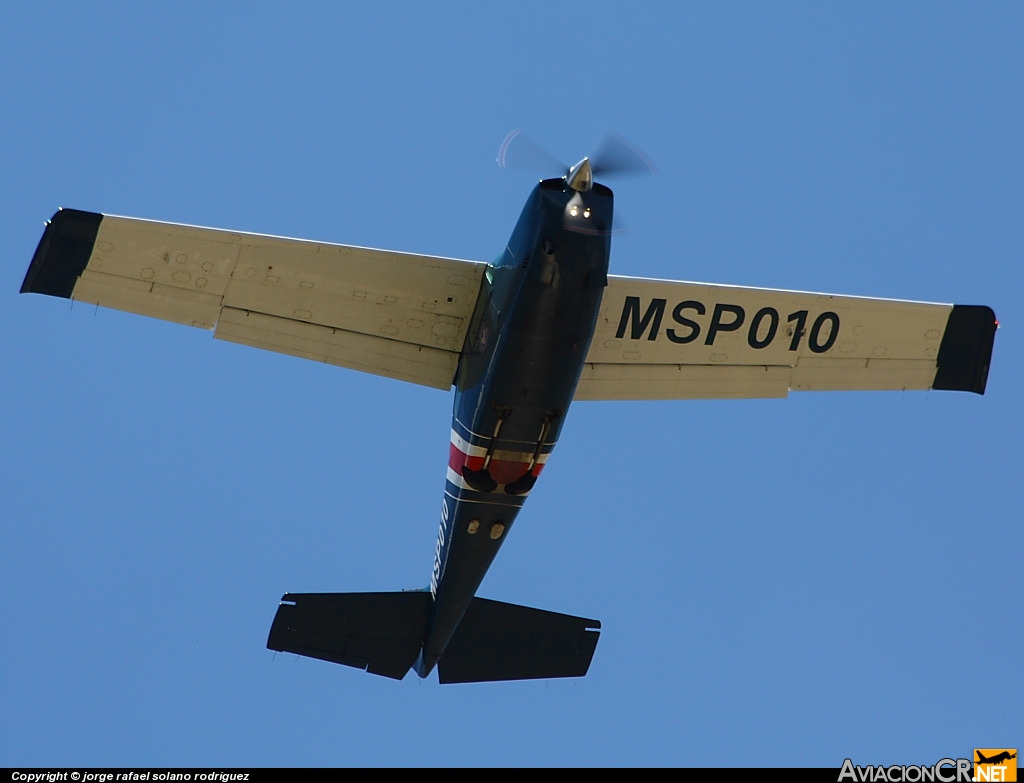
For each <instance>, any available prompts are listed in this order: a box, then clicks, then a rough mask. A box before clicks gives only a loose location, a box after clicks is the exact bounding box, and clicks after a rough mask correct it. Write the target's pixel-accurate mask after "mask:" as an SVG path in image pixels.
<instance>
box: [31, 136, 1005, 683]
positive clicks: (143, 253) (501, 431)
mask: <svg viewBox="0 0 1024 783" xmlns="http://www.w3.org/2000/svg"><path fill="white" fill-rule="evenodd" d="M515 135H516V134H515V133H513V134H511V135H510V137H509V139H506V143H505V144H503V146H502V152H501V153H500V155H499V162H500V163H504V158H505V155H506V152H507V151H508V150H507V148H508V146H509V142H510V140H511V139H512V138H513V137H514V136H515ZM520 141H521V142H523V143H526V142H525V141H524V140H520ZM524 149H526V150H527V151H529V150H530V147H529V144H528V143H526V147H524ZM610 149H611V150H612V152H611V153H610V154H609V155H608V156H606V160H605V162H603V163H602V162H601V161H600V160H599V159H598V157H597V156H594V159H593V160H591V158H590V157H586V158H583V159H582V160H581V161H579V162H578V163H577V164H575V165H574V166H572V167H570V168H568V170H566V169H565V168H561V169H559V172H560V173H559V176H553V177H549V178H545V179H542V180H541V181H540V182H538V183H537V184H536V185H535V186H534V188H533V189H532V191H531V192H530V195H529V197H528V198H527V200H526V203H525V205H524V207H523V210H522V213H521V215H520V217H519V220H518V222H517V223H516V225H515V228H514V229H513V231H512V235H511V238H510V239H509V241H508V243H507V244H506V246H505V248H504V250H503V251H502V253H501V255H500V256H499V257H498V258H497V259H496V260H495V261H493V262H491V263H481V262H477V261H466V260H458V259H451V258H440V257H434V256H427V255H416V254H412V253H404V252H396V251H390V250H375V249H370V248H363V247H355V246H349V245H339V244H333V243H328V242H316V241H307V240H299V239H288V238H283V237H277V236H266V235H261V234H252V233H246V232H242V231H230V230H221V229H212V228H200V227H195V226H187V225H179V224H174V223H163V222H156V221H151V220H142V219H138V218H128V217H119V216H116V215H106V214H99V213H94V212H85V211H80V210H74V209H60V210H58V211H57V213H56V214H54V215H53V217H52V218H51V219H50V221H49V222H48V223H47V224H46V229H45V231H44V233H43V236H42V238H41V240H40V242H39V245H38V248H37V249H36V251H35V254H34V256H33V258H32V261H31V264H30V266H29V268H28V271H27V274H26V276H25V280H24V284H23V285H22V288H21V292H22V293H38V294H46V295H50V296H56V297H62V298H65V299H71V300H73V301H79V302H87V303H90V304H95V305H97V306H100V305H102V306H104V307H110V308H114V309H117V310H124V311H128V312H132V313H137V314H140V315H145V316H150V317H153V318H160V319H164V320H167V321H173V322H177V323H180V324H185V325H189V326H195V327H199V328H201V329H206V330H212V331H213V336H214V338H216V339H220V340H227V341H229V342H234V343H240V344H242V345H249V346H254V347H257V348H262V349H265V350H269V351H276V352H279V353H284V354H290V355H292V356H298V357H303V358H306V359H311V360H314V361H318V362H325V363H327V364H331V365H336V366H340V367H345V368H349V369H354V370H360V371H363V372H368V373H374V374H376V375H381V376H385V377H388V378H394V379H397V380H402V381H407V382H410V383H415V384H420V385H423V386H427V387H433V388H437V389H442V390H445V391H449V390H451V388H452V387H453V386H454V388H455V397H454V410H453V415H452V427H451V445H450V451H449V459H448V465H447V467H446V479H445V488H444V494H443V498H442V503H441V517H440V524H439V529H438V534H437V542H436V546H435V549H434V555H433V568H432V570H431V573H430V579H429V587H425V588H422V589H416V590H408V591H400V592H390V593H388V592H379V593H322V594H312V593H287V594H285V595H284V596H283V598H282V599H281V602H280V604H279V606H278V609H277V613H276V615H275V617H274V620H273V623H272V625H271V630H270V635H269V639H268V641H267V647H268V648H269V649H272V650H276V651H282V652H290V653H294V654H297V655H301V656H307V657H311V658H317V659H321V660H325V661H331V662H334V663H340V664H344V665H346V666H352V667H355V668H359V669H363V670H365V671H367V672H370V673H372V674H377V675H382V676H384V677H390V678H393V679H398V680H401V679H403V678H404V677H405V675H406V674H407V673H408V672H409V671H410V669H411V670H414V671H415V672H416V674H417V675H419V677H421V678H426V677H427V676H428V675H429V674H430V673H431V672H432V671H433V670H434V668H435V667H436V668H437V670H438V680H439V682H440V683H442V684H447V683H465V682H487V681H503V680H521V679H550V678H558V677H581V676H583V675H585V674H586V673H587V671H588V669H589V667H590V663H591V660H592V658H593V655H594V651H595V649H596V646H597V641H598V637H599V635H600V627H601V624H600V622H598V621H597V620H592V619H588V618H584V617H576V616H572V615H567V614H561V613H557V612H551V611H546V610H541V609H535V608H530V607H525V606H518V605H515V604H509V603H503V602H499V601H493V600H489V599H485V598H481V597H478V596H477V595H476V592H477V588H478V587H479V585H480V583H481V581H482V580H483V578H484V575H485V574H486V573H487V570H488V568H489V567H490V565H491V563H492V561H493V560H494V558H495V556H496V555H497V553H498V550H499V549H500V548H501V546H502V544H503V543H504V542H505V539H506V538H507V537H508V535H509V533H510V532H511V529H512V526H513V524H514V522H515V520H516V518H517V516H518V514H519V512H520V510H521V509H522V507H523V504H524V503H525V502H526V498H527V497H528V496H529V494H530V491H531V490H532V489H533V487H534V485H535V484H536V482H537V480H538V478H539V477H540V475H541V473H542V471H543V469H544V465H545V464H546V463H547V461H548V459H549V457H550V456H551V453H552V451H553V449H554V447H555V445H556V444H557V442H558V438H559V434H560V432H561V430H562V426H563V424H564V422H565V418H566V415H567V414H568V411H569V408H570V406H571V404H572V403H573V402H574V401H587V400H682V399H712V398H730V399H741V398H766V397H769V398H770V397H779V398H781V397H786V396H787V395H788V393H789V392H790V391H834V390H904V391H905V390H908V389H921V390H926V389H941V390H952V391H969V392H974V393H977V394H984V392H985V387H986V383H987V378H988V370H989V363H990V360H991V354H992V348H993V343H994V338H995V332H996V329H997V326H998V323H997V322H996V319H995V314H994V313H993V311H992V310H991V309H990V308H989V307H985V306H965V305H950V304H932V303H925V302H909V301H898V300H889V299H870V298H864V297H853V296H837V295H831V294H818V293H804V292H798V291H783V290H772V289H763V288H745V287H739V286H731V285H709V284H703V283H692V282H682V281H673V280H654V279H644V278H636V277H623V276H618V275H612V274H609V259H610V254H611V238H612V235H613V233H614V227H613V218H614V195H613V193H612V191H611V189H609V188H608V187H607V186H605V185H603V184H601V183H599V182H597V181H596V180H595V176H602V175H603V174H607V175H609V176H611V175H614V174H615V173H617V170H626V169H629V168H630V166H631V165H632V164H629V165H620V164H621V163H622V161H623V160H626V161H627V164H628V163H629V162H628V154H626V153H624V152H623V150H625V147H624V146H623V144H621V143H620V144H619V147H618V153H616V151H615V148H614V144H613V145H612V147H611V148H610ZM626 152H627V153H628V150H627V151H626ZM637 154H638V155H639V153H637ZM616 155H617V157H616ZM535 157H536V156H535ZM541 157H543V156H541ZM634 162H635V161H634ZM636 167H637V166H633V168H636Z"/></svg>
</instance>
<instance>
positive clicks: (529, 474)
mask: <svg viewBox="0 0 1024 783" xmlns="http://www.w3.org/2000/svg"><path fill="white" fill-rule="evenodd" d="M552 418H553V414H550V413H549V414H548V415H547V416H545V417H544V423H543V424H542V425H541V427H540V436H539V437H538V438H537V448H535V449H534V450H533V457H532V458H531V459H530V467H528V468H527V469H526V472H525V473H524V474H523V475H522V476H520V477H519V478H517V479H516V480H515V481H513V482H512V483H511V484H506V485H505V494H506V495H525V494H526V493H527V492H529V491H530V490H531V489H533V485H534V484H536V483H537V477H536V476H535V475H533V469H534V468H535V467H536V466H537V461H538V460H539V459H540V450H541V449H542V448H543V447H544V441H545V440H546V439H547V437H548V433H549V432H550V431H551V419H552Z"/></svg>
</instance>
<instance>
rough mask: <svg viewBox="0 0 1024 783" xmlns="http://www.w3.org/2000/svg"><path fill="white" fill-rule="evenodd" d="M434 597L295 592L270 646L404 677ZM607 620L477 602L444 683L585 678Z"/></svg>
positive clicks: (458, 634)
mask: <svg viewBox="0 0 1024 783" xmlns="http://www.w3.org/2000/svg"><path fill="white" fill-rule="evenodd" d="M432 609H433V598H432V596H431V595H430V593H428V592H419V591H413V592H402V593H289V594H288V595H285V596H284V597H283V598H282V599H281V605H280V606H279V607H278V609H277V615H276V616H275V617H274V624H273V625H272V626H271V628H270V638H269V639H267V648H268V649H271V650H278V651H280V652H290V653H295V654H297V655H305V656H307V657H310V658H319V659H320V660H324V661H330V662H332V663H340V664H343V665H345V666H354V667H355V668H357V669H363V670H364V671H368V672H369V673H370V674H379V675H381V676H384V677H391V678H392V679H395V680H401V679H402V678H403V677H405V675H406V673H407V672H408V671H409V669H410V667H412V665H413V663H415V661H416V658H417V656H418V655H419V653H420V649H421V648H422V646H423V641H424V637H425V635H426V630H427V625H428V623H429V621H430V613H431V610H432ZM600 627H601V623H599V622H598V621H597V620H588V619H586V618H583V617H573V616H571V615H566V614H558V613H557V612H546V611H544V610H542V609H531V608H529V607H526V606H516V605H515V604H506V603H501V602H499V601H488V600H487V599H485V598H474V599H473V601H472V602H471V603H470V605H469V608H468V609H467V610H466V614H465V615H464V616H463V618H462V622H460V623H459V627H458V628H457V629H456V631H455V634H454V635H453V636H452V639H451V641H450V642H449V643H448V647H447V648H446V649H445V651H444V655H442V656H441V660H440V661H439V662H438V666H437V669H438V679H439V680H440V682H441V683H442V684H447V683H456V682H494V681H500V680H531V679H554V678H557V677H582V676H584V675H585V674H586V673H587V670H588V669H589V668H590V661H591V659H592V658H593V657H594V650H595V649H596V648H597V640H598V637H599V635H600V634H599V633H598V631H597V629H599V628H600Z"/></svg>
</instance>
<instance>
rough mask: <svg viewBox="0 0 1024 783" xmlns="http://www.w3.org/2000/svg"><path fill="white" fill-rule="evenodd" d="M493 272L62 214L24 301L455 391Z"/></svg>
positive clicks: (478, 266)
mask: <svg viewBox="0 0 1024 783" xmlns="http://www.w3.org/2000/svg"><path fill="white" fill-rule="evenodd" d="M485 266H486V265H485V264H482V263H478V262H475V261H459V260H455V259H450V258H435V257H431V256H421V255H413V254H411V253H397V252H393V251H386V250H370V249H367V248H361V247H351V246H348V245H335V244H328V243H325V242H310V241H306V240H299V239H284V238H281V237H272V236H264V235H261V234H246V233H243V232H240V231H223V230H220V229H212V228H198V227H195V226H184V225H179V224H176V223H158V222H156V221H151V220H138V219H135V218H123V217H116V216H110V215H100V214H96V213H93V212H81V211H79V210H73V209H62V210H60V211H58V212H57V213H56V214H55V215H54V216H53V218H52V219H51V220H50V222H49V223H47V226H46V231H45V233H44V234H43V238H42V239H41V240H40V242H39V247H38V248H37V249H36V252H35V255H34V256H33V258H32V264H31V265H30V266H29V269H28V273H27V274H26V275H25V282H24V284H23V285H22V288H21V292H22V293H40V294H49V295H51V296H59V297H63V298H66V299H73V300H76V301H80V302H88V303H90V304H97V305H103V306H104V307H112V308H114V309H117V310H126V311H128V312H131V313H138V314H140V315H146V316H150V317H152V318H161V319H163V320H167V321H174V322H176V323H181V324H187V325H189V326H198V327H200V328H203V329H215V331H214V337H216V338H218V339H220V340H228V341H230V342H235V343H242V344H244V345H251V346H255V347H257V348H264V349H267V350H270V351H277V352H279V353H286V354H291V355H292V356H300V357H303V358H307V359H313V360H315V361H319V362H326V363H327V364H334V365H338V366H341V367H348V368H351V369H354V370H362V371H363V372H369V373H374V374H376V375H384V376H387V377H389V378H397V379H399V380H403V381H411V382H413V383H419V384H423V385H425V386H433V387H435V388H438V389H449V388H450V387H451V385H452V381H453V380H454V377H455V371H456V369H457V368H458V364H459V357H460V355H461V352H462V346H463V342H464V341H465V337H466V329H467V328H468V323H469V320H470V317H471V316H472V313H473V308H474V306H475V304H476V299H477V295H478V293H479V291H480V280H481V276H482V275H483V270H484V268H485Z"/></svg>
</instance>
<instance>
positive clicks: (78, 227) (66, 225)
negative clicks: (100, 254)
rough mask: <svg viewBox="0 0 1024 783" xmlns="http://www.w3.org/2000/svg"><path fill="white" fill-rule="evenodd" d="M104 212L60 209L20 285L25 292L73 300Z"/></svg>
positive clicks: (44, 234) (37, 248)
mask: <svg viewBox="0 0 1024 783" xmlns="http://www.w3.org/2000/svg"><path fill="white" fill-rule="evenodd" d="M102 221H103V215H100V214H98V213H96V212H83V211H81V210H79V209H58V210H57V212H56V214H55V215H54V216H53V217H52V218H50V220H49V221H48V222H47V224H46V230H45V231H43V238H42V239H40V240H39V246H38V247H36V252H35V255H33V256H32V263H31V264H29V267H28V272H26V273H25V281H24V282H23V283H22V284H21V293H23V294H46V295H47V296H59V297H61V298H62V299H70V298H71V292H72V291H74V290H75V284H76V283H77V282H78V278H79V277H80V276H81V274H82V272H83V271H84V270H85V267H86V265H87V264H88V263H89V257H90V256H91V255H92V249H93V246H94V245H95V244H96V235H97V234H98V233H99V230H100V223H101V222H102Z"/></svg>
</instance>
